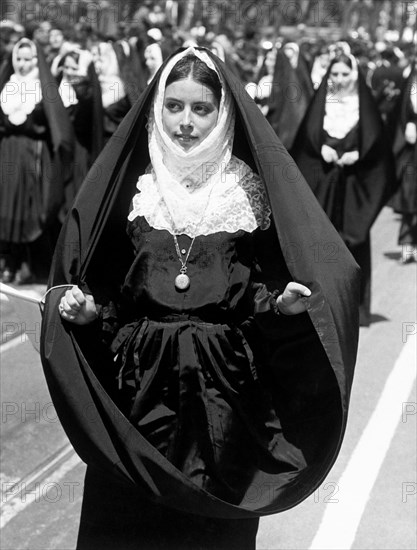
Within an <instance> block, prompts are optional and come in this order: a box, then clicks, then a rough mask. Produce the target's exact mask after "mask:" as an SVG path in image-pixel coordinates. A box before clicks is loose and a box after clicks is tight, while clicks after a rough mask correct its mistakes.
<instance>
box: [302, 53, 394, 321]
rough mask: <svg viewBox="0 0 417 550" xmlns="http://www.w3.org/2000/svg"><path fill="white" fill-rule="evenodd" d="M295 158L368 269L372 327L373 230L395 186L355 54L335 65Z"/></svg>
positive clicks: (365, 298)
mask: <svg viewBox="0 0 417 550" xmlns="http://www.w3.org/2000/svg"><path fill="white" fill-rule="evenodd" d="M292 154H293V156H294V159H295V161H296V163H297V165H298V166H299V168H300V170H301V172H302V173H303V175H304V177H305V178H306V180H307V182H308V183H309V184H310V186H311V188H312V190H313V192H314V194H315V195H316V197H317V199H318V201H319V203H320V204H321V206H322V207H323V209H324V211H325V212H326V214H327V215H328V216H329V218H330V220H331V221H332V223H333V225H334V226H335V227H336V229H337V230H338V231H339V233H340V235H341V236H342V238H343V239H344V241H345V243H346V244H347V246H348V247H349V249H350V251H351V252H352V254H353V256H354V258H355V259H356V261H357V262H358V264H359V266H360V267H361V268H362V285H361V311H360V313H361V324H362V325H365V326H366V325H369V323H370V320H371V313H370V302H371V248H370V246H371V245H370V234H369V232H370V228H371V226H372V224H373V222H374V220H375V219H376V217H377V215H378V213H379V212H380V210H381V208H382V207H383V206H384V204H385V202H386V200H387V198H388V196H389V193H390V189H391V186H392V185H393V180H394V175H393V159H392V155H391V152H390V147H389V144H388V140H387V139H386V136H385V133H384V127H383V123H382V120H381V117H380V115H379V112H378V109H377V107H376V105H375V101H374V99H373V97H372V93H371V90H370V89H369V88H368V86H367V85H366V83H365V80H364V78H363V76H362V74H361V72H360V70H358V69H357V64H356V60H355V59H354V58H352V57H351V56H346V55H345V54H341V55H340V56H339V57H337V58H335V59H334V60H333V61H332V63H331V65H330V68H329V71H328V74H327V75H326V76H325V77H324V79H323V82H322V84H321V86H320V87H319V89H318V90H317V92H316V95H315V97H314V98H313V100H312V103H311V105H310V108H309V110H308V111H307V114H306V117H305V119H304V121H303V123H302V125H301V127H300V130H299V132H298V136H297V138H296V142H295V145H294V148H293V150H292Z"/></svg>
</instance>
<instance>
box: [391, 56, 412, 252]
mask: <svg viewBox="0 0 417 550" xmlns="http://www.w3.org/2000/svg"><path fill="white" fill-rule="evenodd" d="M393 119H394V121H395V123H396V125H395V133H394V143H393V150H394V155H395V160H396V171H397V174H396V175H397V183H398V185H399V189H398V191H397V193H396V194H395V196H394V198H393V200H392V202H391V203H390V204H391V206H392V207H393V209H394V210H395V212H398V213H400V214H401V215H402V221H401V227H400V232H399V235H398V244H400V245H401V246H402V250H401V261H402V262H403V263H408V262H410V261H413V260H414V261H417V173H416V171H417V139H416V137H417V131H416V128H417V69H416V65H415V64H414V65H413V66H412V68H411V72H410V75H409V77H408V78H407V80H406V82H405V85H404V87H403V91H402V94H401V96H400V99H399V101H398V104H397V108H396V109H395V110H394V116H393Z"/></svg>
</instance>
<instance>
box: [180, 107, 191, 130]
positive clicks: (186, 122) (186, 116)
mask: <svg viewBox="0 0 417 550" xmlns="http://www.w3.org/2000/svg"><path fill="white" fill-rule="evenodd" d="M180 124H181V126H183V127H186V128H190V127H191V126H192V119H191V111H190V110H189V109H184V111H183V114H182V120H181V123H180Z"/></svg>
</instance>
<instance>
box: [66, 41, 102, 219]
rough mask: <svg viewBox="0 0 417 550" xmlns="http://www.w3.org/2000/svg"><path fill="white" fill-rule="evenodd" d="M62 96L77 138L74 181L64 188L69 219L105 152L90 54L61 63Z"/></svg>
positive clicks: (72, 53)
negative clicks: (72, 207)
mask: <svg viewBox="0 0 417 550" xmlns="http://www.w3.org/2000/svg"><path fill="white" fill-rule="evenodd" d="M59 68H60V73H61V75H60V77H59V78H58V83H59V95H60V96H61V99H62V102H63V104H64V107H65V108H66V110H67V113H68V116H69V118H70V120H71V122H72V125H73V128H74V136H75V148H74V163H73V173H72V178H71V180H70V181H69V182H67V184H66V186H65V205H64V208H63V210H62V212H61V214H63V215H66V213H67V212H68V210H69V209H70V208H71V206H72V203H73V201H74V198H75V196H76V194H77V192H78V189H79V188H80V186H81V183H82V182H83V180H84V178H85V177H86V175H87V173H88V170H89V169H90V167H91V165H92V164H93V162H94V161H95V159H96V158H97V156H98V154H99V153H100V152H101V150H102V148H103V145H104V143H103V119H102V117H101V116H100V115H101V109H100V104H101V101H100V85H99V83H98V80H97V76H96V73H95V71H94V67H93V58H92V55H91V54H90V52H88V51H87V50H80V49H77V50H72V51H70V52H67V53H66V54H64V55H63V56H62V58H61V60H60V63H59Z"/></svg>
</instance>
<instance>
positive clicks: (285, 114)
mask: <svg viewBox="0 0 417 550" xmlns="http://www.w3.org/2000/svg"><path fill="white" fill-rule="evenodd" d="M301 63H302V60H301V58H300V64H299V67H298V70H297V69H293V67H292V66H291V63H290V61H289V59H288V57H287V56H286V55H285V53H284V52H283V51H281V50H279V51H278V52H277V59H276V62H275V69H274V78H273V83H272V89H271V95H270V97H269V101H268V107H269V110H268V114H267V117H266V118H267V120H268V122H269V123H270V125H271V126H272V128H273V129H274V130H275V132H276V133H277V135H278V137H279V138H280V140H281V141H282V143H283V144H284V146H285V147H286V148H287V149H288V150H291V147H292V145H293V143H294V139H295V137H296V135H297V131H298V128H299V127H300V124H301V122H302V120H303V118H304V115H305V113H306V111H307V108H308V106H309V104H310V100H311V98H312V97H313V94H314V90H313V84H312V82H311V79H310V76H309V74H308V72H307V71H306V70H303V67H304V66H303V65H301Z"/></svg>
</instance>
